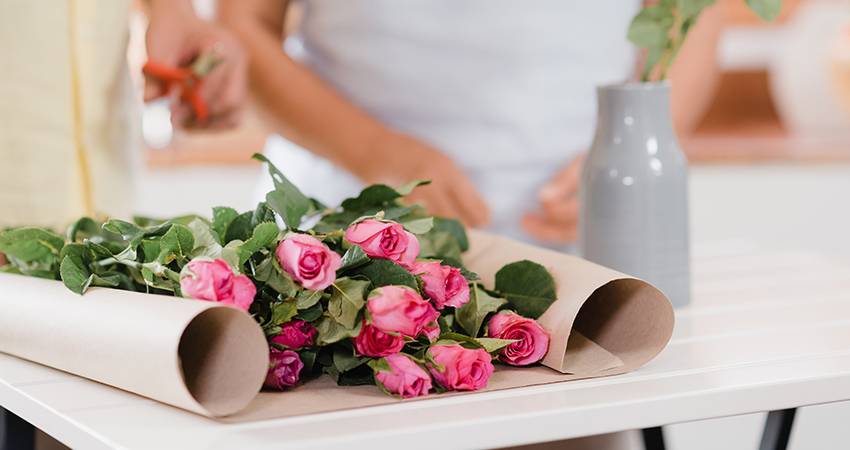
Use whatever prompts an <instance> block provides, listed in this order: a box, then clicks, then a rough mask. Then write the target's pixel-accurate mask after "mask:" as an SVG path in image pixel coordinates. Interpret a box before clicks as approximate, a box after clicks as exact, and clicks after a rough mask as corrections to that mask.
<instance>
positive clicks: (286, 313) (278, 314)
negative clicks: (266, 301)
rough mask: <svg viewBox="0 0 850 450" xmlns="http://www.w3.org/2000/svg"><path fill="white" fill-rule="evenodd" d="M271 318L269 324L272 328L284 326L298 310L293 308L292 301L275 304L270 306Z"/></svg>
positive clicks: (293, 303)
mask: <svg viewBox="0 0 850 450" xmlns="http://www.w3.org/2000/svg"><path fill="white" fill-rule="evenodd" d="M271 310H272V316H271V320H270V321H269V323H270V324H271V325H274V326H278V325H280V324H284V323H286V322H289V321H290V320H292V318H293V317H295V315H296V314H298V310H297V309H296V308H295V302H294V301H284V302H277V303H274V304H272V306H271Z"/></svg>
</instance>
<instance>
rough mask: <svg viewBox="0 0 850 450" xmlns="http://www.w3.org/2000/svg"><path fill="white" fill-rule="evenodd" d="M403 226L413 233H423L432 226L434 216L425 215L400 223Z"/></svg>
mask: <svg viewBox="0 0 850 450" xmlns="http://www.w3.org/2000/svg"><path fill="white" fill-rule="evenodd" d="M401 224H402V226H404V228H405V229H406V230H407V231H409V232H411V233H413V234H425V233H427V232H429V231H431V229H432V228H434V218H433V217H425V218H422V219H413V220H410V221H407V222H402V223H401Z"/></svg>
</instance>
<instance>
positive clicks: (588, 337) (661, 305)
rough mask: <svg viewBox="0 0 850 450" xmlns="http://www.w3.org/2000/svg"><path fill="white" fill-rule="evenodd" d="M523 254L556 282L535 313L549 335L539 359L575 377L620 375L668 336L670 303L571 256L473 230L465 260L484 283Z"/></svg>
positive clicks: (626, 278) (635, 283)
mask: <svg viewBox="0 0 850 450" xmlns="http://www.w3.org/2000/svg"><path fill="white" fill-rule="evenodd" d="M522 259H528V260H530V261H534V262H537V263H539V264H542V265H543V266H545V267H546V268H547V269H548V270H549V272H550V273H551V274H552V277H553V278H555V283H556V284H557V294H558V299H557V301H555V303H553V304H552V305H551V306H550V307H549V309H548V310H546V312H545V313H544V314H543V316H541V317H540V319H539V321H540V324H541V325H543V327H544V328H546V329H547V330H548V331H549V333H551V337H552V340H551V341H550V344H549V353H548V354H547V355H546V357H545V358H544V359H543V365H545V366H547V367H551V368H553V369H555V370H557V371H559V372H562V373H567V374H573V375H579V376H598V375H610V374H614V373H623V372H628V371H631V370H634V369H635V368H637V367H640V366H642V365H643V364H645V363H646V362H647V361H649V360H651V359H652V358H654V357H655V355H657V354H658V353H659V352H660V351H661V350H662V349H663V348H664V346H666V345H667V342H668V341H669V340H670V336H671V335H672V334H673V322H674V319H673V307H672V305H671V304H670V301H669V300H667V297H665V296H664V294H663V293H662V292H661V291H659V290H658V289H656V288H655V287H653V286H652V285H650V284H649V283H647V282H645V281H641V280H638V279H637V278H634V277H630V276H628V275H625V274H622V273H620V272H617V271H615V270H612V269H609V268H607V267H603V266H600V265H598V264H594V263H591V262H589V261H587V260H584V259H581V258H577V257H575V256H570V255H567V254H564V253H559V252H556V251H553V250H548V249H545V248H540V247H535V246H532V245H528V244H523V243H521V242H517V241H514V240H511V239H507V238H503V237H499V236H496V235H492V234H488V233H483V232H480V231H472V232H470V249H469V251H468V252H467V253H466V254H465V255H464V262H465V263H466V265H467V266H468V267H469V269H470V270H472V271H474V272H477V273H478V274H479V275H480V276H481V278H482V281H483V282H484V285H486V286H493V283H494V281H493V279H494V278H495V275H496V272H497V271H498V270H499V269H500V268H501V267H502V266H504V265H505V264H508V263H511V262H514V261H518V260H522Z"/></svg>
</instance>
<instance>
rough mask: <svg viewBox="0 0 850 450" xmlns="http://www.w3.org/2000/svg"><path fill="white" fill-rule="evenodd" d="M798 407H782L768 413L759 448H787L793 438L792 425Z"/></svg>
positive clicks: (763, 449) (778, 449) (773, 449)
mask: <svg viewBox="0 0 850 450" xmlns="http://www.w3.org/2000/svg"><path fill="white" fill-rule="evenodd" d="M796 413H797V408H790V409H781V410H778V411H771V412H769V413H767V421H765V423H764V432H763V433H762V435H761V445H760V446H759V450H785V449H787V448H788V440H789V439H790V438H791V427H792V426H793V425H794V415H795V414H796Z"/></svg>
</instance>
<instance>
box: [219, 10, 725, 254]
mask: <svg viewBox="0 0 850 450" xmlns="http://www.w3.org/2000/svg"><path fill="white" fill-rule="evenodd" d="M291 3H292V2H288V1H269V0H221V1H220V2H219V5H218V7H219V11H218V13H219V18H220V20H221V21H222V22H223V23H224V24H225V25H226V26H228V27H229V28H231V29H232V30H233V31H234V32H235V33H236V34H237V35H238V36H239V37H240V38H241V40H242V42H243V44H244V45H245V47H246V49H247V51H248V53H249V57H250V70H249V72H250V79H251V84H252V89H253V91H254V93H255V96H254V98H255V99H256V101H257V103H258V104H259V105H260V107H261V110H262V112H264V113H265V114H266V116H267V117H268V119H269V120H270V122H271V123H272V125H273V126H274V127H275V129H276V130H277V131H279V132H280V133H281V135H282V136H283V137H285V138H286V141H284V140H283V139H279V138H277V139H272V140H270V145H268V146H267V150H266V153H267V155H268V156H269V157H270V158H271V160H272V161H274V162H275V163H276V164H277V165H278V167H281V168H282V170H284V172H285V173H286V174H287V176H290V177H291V178H292V181H293V182H294V183H295V184H296V185H298V186H300V187H301V188H302V189H303V190H304V191H305V192H307V193H308V194H309V195H312V196H315V197H317V198H319V199H320V200H322V201H323V202H326V203H329V204H337V203H338V202H339V201H340V200H341V199H342V198H344V197H346V196H348V195H350V194H352V193H353V192H356V191H357V190H358V189H359V188H360V187H362V185H363V184H364V183H376V182H382V183H389V184H400V183H403V182H407V181H409V180H413V179H430V180H432V181H433V183H432V184H431V185H429V186H426V187H424V188H421V189H420V190H418V191H419V192H418V193H417V194H416V197H415V199H416V200H419V201H421V202H422V203H424V204H425V206H427V207H428V208H429V209H430V210H431V211H432V212H433V213H435V214H438V215H445V216H454V217H459V218H460V219H462V220H463V221H464V222H466V223H467V224H468V225H471V226H476V227H480V226H487V225H489V228H491V229H493V230H494V231H497V232H500V233H503V234H507V235H510V236H513V237H516V238H520V239H525V240H529V239H535V240H538V241H545V242H548V243H558V244H560V243H565V242H570V241H572V240H574V239H575V237H576V224H577V214H578V197H577V188H578V180H579V174H580V172H581V161H582V158H581V156H580V155H582V154H583V152H584V151H586V149H587V148H589V145H590V141H591V139H592V135H593V129H594V123H595V110H596V100H595V87H596V86H597V85H601V84H608V83H617V82H622V81H624V80H627V79H629V78H632V75H633V74H634V73H635V72H636V69H637V66H638V64H637V59H638V55H637V52H636V51H635V49H634V48H633V46H632V45H631V44H630V43H629V42H628V41H627V40H626V31H627V29H628V26H629V23H630V20H631V18H632V17H633V16H634V14H635V13H636V12H637V11H638V9H639V8H640V6H641V4H640V3H639V2H638V1H632V2H625V3H624V2H621V1H616V0H604V1H597V2H572V1H563V0H534V1H529V2H516V1H512V0H486V1H485V0H474V1H465V2H456V1H451V0H414V1H409V2H398V1H394V0H344V1H343V0H337V1H332V0H315V1H314V0H306V1H304V2H301V4H302V5H303V17H302V18H301V21H300V23H299V27H298V32H297V34H296V35H294V36H292V38H293V39H289V40H287V41H286V46H285V48H284V46H282V45H281V42H282V40H283V39H284V38H285V37H286V36H284V34H283V29H284V20H285V18H286V15H287V12H288V11H289V10H290V6H291ZM718 32H719V12H718V11H717V9H716V8H713V9H709V10H707V11H706V12H705V13H704V14H703V16H702V17H701V18H700V21H699V23H698V25H697V26H696V29H695V30H694V31H692V32H691V36H690V37H689V39H688V43H687V44H686V46H685V48H684V49H683V50H682V54H681V55H680V58H679V60H678V62H677V64H676V65H675V66H674V68H673V69H672V72H671V78H673V79H674V83H673V84H674V89H673V100H672V103H673V112H674V116H675V121H676V125H677V127H678V128H679V130H680V131H681V132H683V133H684V132H687V131H688V130H689V129H690V128H691V127H693V125H694V123H695V121H696V119H697V118H698V117H699V116H700V114H701V112H702V109H704V108H705V106H706V104H707V102H708V100H709V99H710V98H711V91H712V87H713V85H714V83H715V78H716V77H715V75H714V74H715V73H716V67H715V66H716V64H715V58H714V53H713V52H714V49H715V44H716V40H717V35H718ZM266 188H267V187H266V186H263V189H262V192H265V191H266Z"/></svg>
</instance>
